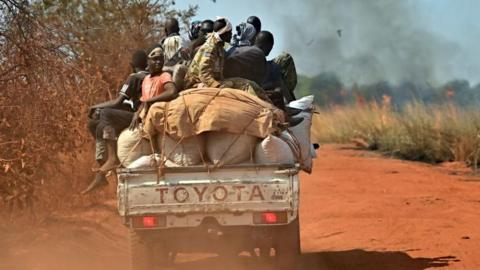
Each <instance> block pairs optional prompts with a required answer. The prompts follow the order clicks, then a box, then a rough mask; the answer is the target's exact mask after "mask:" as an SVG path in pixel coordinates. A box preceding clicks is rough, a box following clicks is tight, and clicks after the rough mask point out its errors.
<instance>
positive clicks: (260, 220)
mask: <svg viewBox="0 0 480 270" xmlns="http://www.w3.org/2000/svg"><path fill="white" fill-rule="evenodd" d="M287 222H288V217H287V212H260V213H254V214H253V223H254V224H286V223H287Z"/></svg>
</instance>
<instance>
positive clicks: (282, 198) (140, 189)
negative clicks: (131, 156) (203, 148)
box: [118, 167, 297, 216]
mask: <svg viewBox="0 0 480 270" xmlns="http://www.w3.org/2000/svg"><path fill="white" fill-rule="evenodd" d="M292 177H297V176H296V174H295V173H292V170H278V168H273V167H264V168H252V167H250V168H249V167H238V168H221V169H218V170H216V171H214V172H205V171H193V172H189V171H181V170H180V171H172V172H167V173H166V174H165V175H164V176H163V177H161V178H158V177H157V173H156V172H155V171H153V170H150V171H148V170H147V171H130V172H120V174H119V185H118V199H119V212H120V214H121V215H123V216H125V215H143V214H187V213H192V214H193V213H215V212H234V213H235V212H244V211H290V210H292V209H293V207H294V206H293V202H292V196H291V195H292V194H291V193H292V192H293V190H296V189H294V188H293V187H292V183H293V181H292Z"/></svg>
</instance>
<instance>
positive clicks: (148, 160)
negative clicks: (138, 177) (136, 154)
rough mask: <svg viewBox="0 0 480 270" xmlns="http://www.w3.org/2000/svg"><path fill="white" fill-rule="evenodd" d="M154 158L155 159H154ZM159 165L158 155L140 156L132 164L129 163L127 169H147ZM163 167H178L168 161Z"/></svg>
mask: <svg viewBox="0 0 480 270" xmlns="http://www.w3.org/2000/svg"><path fill="white" fill-rule="evenodd" d="M154 158H155V159H154ZM158 165H160V155H159V154H155V155H153V154H152V155H147V156H141V157H140V158H138V159H137V160H135V161H134V162H132V163H130V165H128V167H127V168H128V169H137V168H146V167H147V168H148V167H155V166H158ZM164 166H165V167H179V166H178V165H177V164H175V163H173V162H172V161H170V160H167V161H165V164H164Z"/></svg>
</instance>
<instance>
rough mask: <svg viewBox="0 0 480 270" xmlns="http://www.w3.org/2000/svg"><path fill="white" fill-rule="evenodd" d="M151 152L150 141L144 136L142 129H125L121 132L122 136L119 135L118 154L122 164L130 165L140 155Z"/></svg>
mask: <svg viewBox="0 0 480 270" xmlns="http://www.w3.org/2000/svg"><path fill="white" fill-rule="evenodd" d="M151 153H152V151H151V147H150V142H149V141H148V140H147V139H145V138H142V133H141V130H140V129H138V128H137V129H135V130H130V129H125V130H124V131H122V133H120V136H118V140H117V156H118V159H119V160H120V163H121V165H122V166H124V167H128V165H130V163H132V162H133V161H135V160H137V159H138V158H139V157H141V156H144V155H148V154H151Z"/></svg>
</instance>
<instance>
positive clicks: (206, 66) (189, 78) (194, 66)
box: [185, 18, 232, 88]
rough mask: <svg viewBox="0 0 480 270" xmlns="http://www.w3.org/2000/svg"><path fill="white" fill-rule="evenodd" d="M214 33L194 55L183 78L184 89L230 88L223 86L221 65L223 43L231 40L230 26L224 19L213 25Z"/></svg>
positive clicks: (223, 57)
mask: <svg viewBox="0 0 480 270" xmlns="http://www.w3.org/2000/svg"><path fill="white" fill-rule="evenodd" d="M213 28H214V32H213V33H211V34H209V35H208V37H207V41H206V42H205V44H203V45H202V46H201V47H200V49H199V50H198V52H197V53H196V54H195V57H194V58H193V60H192V62H191V63H190V66H189V67H188V71H187V75H186V77H185V86H186V88H195V87H215V88H221V87H222V86H223V87H226V86H228V87H231V85H223V84H224V83H223V79H224V77H223V64H224V61H225V50H224V48H223V47H224V44H225V42H230V40H231V38H232V25H231V24H230V22H229V21H228V20H226V19H224V18H220V19H218V20H217V21H215V23H214V26H213Z"/></svg>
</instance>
